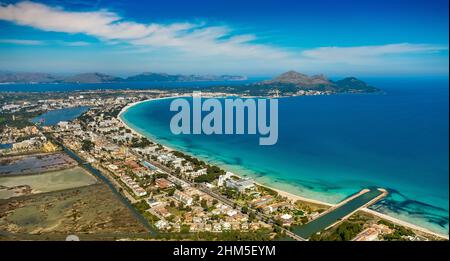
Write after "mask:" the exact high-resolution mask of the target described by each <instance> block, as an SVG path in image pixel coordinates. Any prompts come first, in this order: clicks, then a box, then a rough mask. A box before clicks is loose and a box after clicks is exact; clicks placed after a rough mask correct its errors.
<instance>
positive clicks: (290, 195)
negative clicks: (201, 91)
mask: <svg viewBox="0 0 450 261" xmlns="http://www.w3.org/2000/svg"><path fill="white" fill-rule="evenodd" d="M181 97H189V96H187V95H179V96H168V97H161V98H150V99H146V100H142V101H138V102H133V103H129V104H127V105H126V106H125V107H123V108H122V109H121V111H120V112H119V114H118V115H117V119H118V120H119V121H120V122H122V124H123V125H124V126H125V127H126V128H127V129H129V130H130V131H131V132H133V133H134V134H136V135H137V136H139V137H146V138H150V139H153V138H151V137H147V136H146V135H144V134H142V133H140V132H138V131H136V130H135V129H133V128H132V127H130V126H129V125H128V124H127V123H126V121H125V120H124V119H122V114H123V113H125V112H126V111H127V110H128V109H129V108H131V107H133V106H136V105H138V104H140V103H144V102H148V101H154V100H162V99H174V98H181ZM153 141H154V140H153ZM161 145H162V144H161ZM162 146H163V147H164V148H166V149H167V150H168V151H177V150H176V149H173V148H171V147H170V146H166V145H162ZM233 174H234V175H236V176H238V177H241V175H238V174H235V173H233ZM255 184H257V185H259V186H263V187H266V188H269V189H272V190H274V191H276V192H277V193H278V194H279V195H281V196H283V197H286V198H288V200H291V201H297V200H300V201H304V202H308V203H313V204H319V205H324V206H328V207H334V206H336V205H338V204H339V203H337V204H331V203H327V202H324V201H320V200H316V199H312V198H307V197H303V196H300V195H297V194H293V193H290V192H287V191H284V190H281V189H278V188H274V187H272V186H268V185H265V184H262V183H260V182H257V181H255ZM360 210H361V211H363V212H365V213H368V214H371V215H374V216H377V217H379V218H382V219H385V220H388V221H390V222H392V223H394V224H397V225H401V226H404V227H407V228H409V229H413V230H417V231H420V232H423V233H427V234H430V235H433V236H436V237H439V238H442V239H446V240H449V235H445V234H441V233H437V232H433V231H431V230H429V229H427V228H425V227H421V226H418V225H415V224H412V223H409V222H407V221H404V220H401V219H398V218H395V217H392V216H389V215H387V214H384V213H381V212H378V211H375V210H371V209H368V208H362V209H360Z"/></svg>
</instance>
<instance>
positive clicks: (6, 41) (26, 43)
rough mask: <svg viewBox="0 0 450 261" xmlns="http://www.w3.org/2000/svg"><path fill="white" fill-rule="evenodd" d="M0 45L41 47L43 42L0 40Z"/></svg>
mask: <svg viewBox="0 0 450 261" xmlns="http://www.w3.org/2000/svg"><path fill="white" fill-rule="evenodd" d="M0 43H6V44H19V45H43V44H45V42H44V41H38V40H24V39H0Z"/></svg>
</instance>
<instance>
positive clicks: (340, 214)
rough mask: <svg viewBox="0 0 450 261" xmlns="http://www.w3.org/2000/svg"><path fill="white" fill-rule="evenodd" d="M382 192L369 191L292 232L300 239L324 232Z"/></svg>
mask: <svg viewBox="0 0 450 261" xmlns="http://www.w3.org/2000/svg"><path fill="white" fill-rule="evenodd" d="M382 193H383V192H382V191H380V190H378V189H371V190H370V191H369V192H366V193H364V194H362V195H359V196H357V197H355V198H353V199H351V200H350V201H348V202H347V203H345V204H343V205H342V206H339V207H338V208H336V209H334V210H332V211H331V212H329V213H326V214H324V215H323V216H320V217H318V218H316V219H314V220H313V221H311V222H309V223H306V224H304V225H302V226H296V227H293V229H292V232H293V233H295V234H296V235H299V236H301V237H302V238H309V237H311V236H312V235H314V234H315V233H317V232H320V231H322V230H324V229H325V228H327V227H329V226H331V225H333V224H334V223H336V222H337V221H339V220H340V219H342V218H344V217H345V216H347V215H349V214H350V213H352V212H354V211H356V210H357V209H359V208H361V207H362V206H364V205H365V204H367V203H369V202H370V201H372V200H373V199H375V198H376V197H378V196H380V195H381V194H382Z"/></svg>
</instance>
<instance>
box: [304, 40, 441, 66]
mask: <svg viewBox="0 0 450 261" xmlns="http://www.w3.org/2000/svg"><path fill="white" fill-rule="evenodd" d="M444 50H448V46H443V45H432V44H411V43H399V44H385V45H370V46H356V47H319V48H315V49H310V50H305V51H303V52H302V53H301V54H302V56H303V57H305V58H308V59H312V60H316V61H326V62H336V63H360V62H363V63H364V62H368V61H370V60H371V59H374V58H380V57H383V56H387V55H398V54H418V53H422V54H423V53H425V54H426V53H428V54H429V53H436V52H439V51H444Z"/></svg>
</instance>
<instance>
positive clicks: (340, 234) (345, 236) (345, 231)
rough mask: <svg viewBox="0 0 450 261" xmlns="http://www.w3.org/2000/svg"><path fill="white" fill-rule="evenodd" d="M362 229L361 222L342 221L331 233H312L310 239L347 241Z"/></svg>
mask: <svg viewBox="0 0 450 261" xmlns="http://www.w3.org/2000/svg"><path fill="white" fill-rule="evenodd" d="M361 231H362V224H360V223H356V222H349V221H344V222H342V223H341V224H340V225H339V226H338V227H337V228H336V229H335V230H334V231H333V232H332V233H322V234H320V235H317V234H315V235H313V236H311V238H310V239H309V240H311V241H349V240H352V239H353V238H354V237H355V236H356V235H358V234H359V233H360V232H361Z"/></svg>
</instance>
